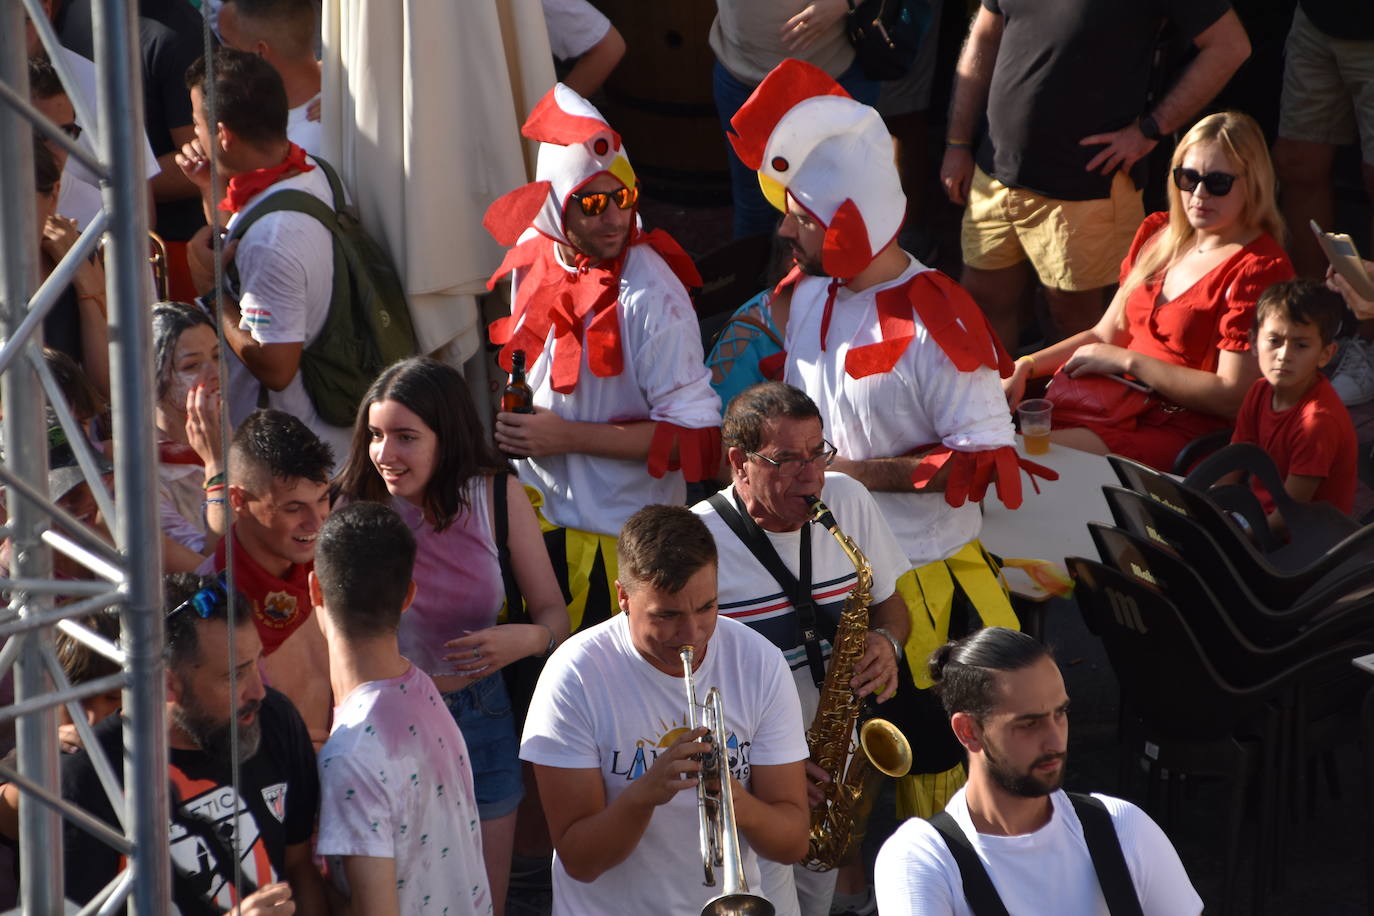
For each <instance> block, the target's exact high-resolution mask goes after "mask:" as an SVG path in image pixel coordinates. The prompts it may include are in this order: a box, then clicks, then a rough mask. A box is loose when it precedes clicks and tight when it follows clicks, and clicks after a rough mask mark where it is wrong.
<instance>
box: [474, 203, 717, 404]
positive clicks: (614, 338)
mask: <svg viewBox="0 0 1374 916" xmlns="http://www.w3.org/2000/svg"><path fill="white" fill-rule="evenodd" d="M635 245H648V246H649V247H650V248H652V249H653V250H654V251H655V252H657V253H658V255H659V256H660V257H662V258H663V260H664V261H666V262H667V264H668V266H669V268H671V269H672V271H673V273H674V274H676V275H677V277H678V279H679V280H681V281H682V284H683V285H684V286H687V287H698V286H701V275H700V274H698V273H697V269H696V266H695V265H694V264H693V263H692V259H691V256H689V255H688V254H687V252H685V251H683V250H682V246H680V245H678V243H677V242H676V241H674V240H673V238H672V236H670V235H668V233H666V232H664V231H663V230H661V229H655V230H654V231H652V232H641V231H639V230H638V229H632V230H631V234H630V240H629V242H627V243H626V245H625V248H624V250H623V251H621V253H620V256H619V257H617V258H615V259H613V260H610V261H600V262H597V263H595V264H593V263H591V262H590V261H588V260H587V258H586V257H584V256H581V255H579V256H578V257H577V259H576V261H575V263H574V264H573V265H572V266H573V267H574V270H571V271H570V270H567V269H566V268H565V267H564V266H563V265H562V264H560V263H559V262H558V258H557V243H556V242H554V241H553V240H551V239H548V238H545V237H543V236H536V237H535V238H532V239H529V240H527V241H525V242H522V243H520V244H519V245H516V246H515V247H514V248H512V249H511V250H510V251H509V252H507V254H506V258H505V260H504V261H502V262H501V266H500V267H498V268H497V269H496V273H494V274H493V275H492V277H491V279H490V280H488V281H487V288H488V289H491V288H493V287H495V285H496V282H497V281H498V280H499V279H500V278H501V277H503V276H505V275H506V274H507V273H510V272H511V271H514V270H518V269H524V270H525V273H524V274H523V275H522V276H521V278H520V283H519V287H518V289H517V290H516V296H515V303H514V305H513V306H512V308H511V315H510V317H509V318H498V319H497V320H496V321H493V322H492V323H491V325H490V327H489V333H490V335H491V341H492V343H494V344H497V345H499V346H501V353H500V356H499V361H500V363H501V366H502V367H503V368H504V369H505V370H506V371H507V372H509V371H510V359H511V354H512V353H514V352H515V351H516V350H524V351H525V360H526V365H530V364H532V363H533V362H534V361H535V360H536V359H537V358H538V357H539V354H541V353H542V352H544V344H545V341H547V340H548V336H549V331H550V330H551V329H552V330H553V334H554V339H555V340H556V341H557V342H558V346H557V347H555V348H554V356H553V365H552V366H551V367H550V373H549V380H550V386H551V387H552V388H553V390H554V391H557V392H559V393H560V394H571V393H572V392H573V390H574V389H576V387H577V379H578V375H579V374H580V372H581V368H582V351H583V349H585V350H586V351H587V365H588V367H589V368H590V369H591V372H592V375H594V376H597V377H598V378H610V377H612V376H616V375H619V374H620V373H621V371H623V369H624V368H625V354H624V352H623V348H622V346H621V340H620V313H619V310H618V309H617V308H616V307H615V306H616V303H617V302H618V301H619V300H620V273H621V270H622V269H623V268H624V266H625V258H626V256H627V255H628V253H629V250H630V248H632V247H633V246H635Z"/></svg>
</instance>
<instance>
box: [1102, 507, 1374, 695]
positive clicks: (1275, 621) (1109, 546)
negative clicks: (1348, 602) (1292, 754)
mask: <svg viewBox="0 0 1374 916" xmlns="http://www.w3.org/2000/svg"><path fill="white" fill-rule="evenodd" d="M1088 532H1089V534H1091V535H1092V539H1093V543H1094V544H1095V545H1096V546H1097V550H1098V553H1099V554H1100V555H1101V557H1102V562H1103V563H1106V564H1107V565H1108V566H1111V567H1113V568H1114V569H1116V570H1118V571H1119V572H1122V573H1125V574H1126V575H1128V576H1130V577H1132V578H1133V579H1136V580H1137V581H1139V582H1142V583H1144V584H1146V585H1150V586H1153V587H1154V588H1156V589H1158V590H1159V591H1161V592H1162V593H1164V595H1165V596H1167V597H1168V598H1169V600H1170V601H1172V602H1173V603H1174V605H1175V606H1176V607H1179V608H1181V609H1183V610H1184V612H1185V616H1186V619H1187V622H1188V626H1189V628H1190V629H1191V630H1192V631H1193V634H1194V635H1195V636H1196V637H1197V640H1198V643H1199V645H1201V646H1202V649H1203V651H1204V652H1205V653H1206V655H1207V657H1208V658H1209V659H1211V660H1212V663H1213V664H1214V665H1216V667H1217V670H1218V671H1220V672H1221V674H1222V676H1223V677H1225V678H1226V679H1227V680H1228V681H1229V682H1230V683H1232V684H1235V685H1237V686H1247V685H1249V684H1253V683H1257V682H1259V681H1263V680H1267V679H1268V678H1270V677H1272V676H1273V675H1274V674H1276V673H1277V672H1279V671H1281V670H1283V669H1285V668H1290V667H1292V666H1293V665H1296V664H1298V663H1299V662H1301V661H1302V660H1303V659H1305V658H1308V657H1310V656H1312V655H1315V654H1317V653H1319V652H1320V651H1321V650H1322V649H1324V648H1326V647H1327V646H1331V645H1336V644H1338V643H1340V642H1341V641H1343V640H1350V639H1360V638H1365V637H1368V638H1370V639H1374V614H1371V613H1369V611H1370V609H1371V607H1374V601H1365V602H1363V603H1362V604H1356V605H1352V606H1351V607H1350V608H1348V609H1347V611H1346V612H1345V613H1342V614H1338V615H1334V616H1326V617H1323V618H1321V619H1320V620H1313V619H1312V618H1313V615H1312V614H1311V613H1308V614H1306V616H1304V617H1300V618H1298V619H1297V620H1296V621H1295V620H1292V619H1285V618H1284V616H1283V615H1277V614H1274V613H1273V612H1267V611H1264V610H1263V609H1261V608H1259V607H1258V606H1257V605H1256V604H1255V603H1254V602H1253V600H1247V601H1243V602H1242V601H1239V600H1238V601H1234V602H1229V603H1223V602H1221V601H1218V600H1217V596H1216V593H1215V592H1214V591H1213V589H1212V587H1211V585H1209V584H1208V581H1204V579H1203V578H1202V576H1201V575H1199V573H1198V572H1197V570H1196V569H1194V567H1193V566H1191V565H1190V564H1189V563H1188V562H1187V561H1185V560H1184V559H1183V558H1182V557H1180V556H1179V555H1177V554H1175V553H1173V552H1172V551H1169V550H1166V549H1164V548H1162V547H1160V546H1158V545H1157V544H1154V543H1152V542H1150V541H1149V540H1147V539H1145V538H1142V537H1139V536H1137V535H1135V534H1132V533H1130V532H1128V531H1123V530H1122V529H1120V528H1113V527H1111V526H1110V525H1100V524H1098V523H1096V522H1090V523H1089V524H1088ZM1224 579H1225V577H1224V576H1220V575H1214V576H1212V577H1210V580H1211V581H1213V582H1215V581H1218V580H1224ZM1337 672H1338V673H1339V674H1340V675H1342V676H1349V675H1350V674H1351V673H1352V672H1351V671H1350V668H1349V666H1348V665H1345V664H1342V665H1341V666H1339V668H1338V669H1337Z"/></svg>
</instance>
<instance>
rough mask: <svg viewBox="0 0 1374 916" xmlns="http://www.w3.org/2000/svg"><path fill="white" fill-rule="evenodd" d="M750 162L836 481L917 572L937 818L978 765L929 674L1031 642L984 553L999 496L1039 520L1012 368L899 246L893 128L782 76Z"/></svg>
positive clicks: (819, 82) (809, 83)
mask: <svg viewBox="0 0 1374 916" xmlns="http://www.w3.org/2000/svg"><path fill="white" fill-rule="evenodd" d="M731 123H732V124H733V125H734V127H735V130H736V131H737V132H738V133H737V135H736V136H734V137H733V138H732V140H733V142H734V144H735V147H736V149H737V150H738V151H739V152H740V157H741V159H743V160H744V161H745V162H747V163H749V164H750V165H751V166H753V167H754V168H756V169H757V170H758V173H759V183H760V185H761V187H763V189H764V191H765V193H766V195H767V196H768V198H769V200H770V201H771V202H772V203H773V205H774V206H775V207H777V208H778V209H779V210H780V211H782V212H783V213H784V216H783V220H782V223H781V225H780V226H779V228H778V237H779V238H780V239H781V240H782V241H783V242H784V243H786V244H788V245H789V246H790V247H791V250H792V254H793V257H794V259H795V261H796V267H794V268H793V270H792V272H791V273H790V274H789V275H788V276H787V278H785V279H784V280H783V282H782V284H780V289H790V290H791V294H792V296H791V304H790V315H789V317H788V320H787V331H786V341H785V344H786V346H785V349H786V351H787V359H786V364H785V369H784V378H783V381H785V382H787V383H788V384H790V385H794V386H795V387H797V388H800V389H801V390H802V391H804V392H806V393H807V395H809V396H810V397H811V400H812V401H814V402H815V403H816V405H817V406H818V407H819V408H820V410H821V414H822V421H823V426H824V434H825V435H826V437H827V438H828V440H829V441H830V442H831V443H832V444H833V445H834V446H835V448H836V449H837V450H838V456H837V457H836V458H835V461H834V462H833V464H832V465H831V470H833V471H838V472H840V473H842V474H845V475H847V476H849V477H852V478H853V479H855V480H857V481H859V483H861V484H863V485H864V486H866V487H868V489H869V491H870V492H871V493H872V494H873V498H874V501H875V502H876V503H877V504H878V508H879V509H880V510H881V512H882V515H883V517H884V518H886V519H887V521H888V523H889V524H890V525H891V526H892V533H893V534H894V535H896V537H897V541H898V543H900V544H901V545H902V548H903V549H904V550H905V551H906V554H907V559H908V561H909V571H908V572H906V573H904V574H903V576H902V577H901V578H900V579H899V580H898V583H897V590H898V591H899V592H900V593H901V595H902V597H903V599H904V600H905V602H906V604H907V608H908V613H909V617H910V622H911V628H910V635H909V637H908V639H907V641H906V646H905V649H906V656H907V661H908V663H909V664H910V667H911V671H912V674H913V675H914V681H915V684H914V686H915V687H916V688H918V689H917V690H913V691H911V696H910V697H909V698H903V700H901V702H902V703H903V704H904V705H905V704H906V703H907V702H908V701H909V702H910V704H911V709H912V712H913V715H919V716H921V717H922V718H924V719H925V720H926V721H927V722H928V723H930V726H931V727H930V728H928V729H926V730H924V731H925V732H926V733H924V734H921V735H912V736H910V737H911V738H912V743H913V744H915V745H916V746H917V747H918V748H919V750H918V752H917V759H916V761H915V765H914V766H913V771H912V775H911V776H909V777H905V778H903V780H902V781H901V782H899V783H898V788H897V802H898V812H899V814H901V815H904V816H910V815H913V814H914V815H918V816H929V815H930V814H933V813H934V812H935V811H938V810H939V809H940V807H941V806H942V805H943V804H944V802H945V800H946V799H947V798H948V797H949V795H950V794H951V793H952V792H953V791H954V790H955V789H957V788H958V787H959V786H960V785H961V784H962V782H963V769H962V764H961V757H962V754H961V752H960V750H959V746H958V744H957V743H955V742H954V741H953V740H952V737H951V736H950V735H949V730H948V729H946V728H945V727H944V717H943V715H942V714H941V712H940V709H939V704H938V702H936V701H935V699H934V697H933V696H931V695H930V694H929V691H928V688H929V687H930V686H931V684H930V681H929V679H928V678H927V677H926V673H925V664H924V662H925V659H926V658H927V657H928V656H929V655H930V653H931V652H932V651H934V650H935V649H936V648H937V647H939V646H940V645H942V644H943V643H944V642H946V641H947V640H948V639H950V638H958V637H960V636H963V635H964V634H966V633H968V632H970V631H971V630H974V629H977V628H978V627H980V626H1006V627H1016V626H1017V618H1016V615H1015V613H1014V612H1013V611H1012V608H1011V603H1010V601H1009V600H1008V598H1007V595H1006V591H1005V587H1004V585H1003V583H1002V581H1001V579H1000V577H999V572H998V568H997V565H996V563H995V562H994V561H993V560H992V559H991V558H990V556H989V555H988V553H987V551H985V550H984V549H983V547H982V544H981V543H980V542H979V540H978V535H979V532H980V530H981V528H982V514H981V511H980V506H979V505H978V502H979V501H980V500H981V499H982V498H983V496H984V495H985V494H986V493H987V492H988V487H989V485H990V484H991V483H992V482H994V481H995V482H996V492H997V495H998V497H999V498H1000V499H1001V500H1002V502H1003V503H1005V504H1006V505H1007V507H1008V508H1012V509H1015V508H1017V507H1018V506H1020V504H1021V478H1020V468H1021V467H1023V466H1024V467H1025V468H1026V469H1027V470H1029V471H1033V472H1035V473H1037V474H1040V475H1042V476H1049V477H1053V476H1054V472H1053V471H1050V470H1049V469H1047V468H1040V467H1039V466H1036V465H1033V464H1030V463H1029V462H1025V461H1024V460H1022V459H1020V458H1019V456H1018V455H1017V452H1016V450H1015V448H1014V447H1013V443H1014V441H1015V439H1014V434H1013V431H1012V424H1011V415H1010V413H1009V412H1008V410H1007V403H1006V397H1005V396H1004V395H1002V394H1001V388H1002V386H1001V383H1000V381H999V373H1010V372H1011V369H1012V366H1011V360H1010V359H1009V358H1008V357H1007V354H1006V352H1005V351H1004V350H1003V349H1002V347H1001V346H1000V345H999V344H998V343H997V339H996V337H995V335H993V334H992V332H991V330H990V328H989V327H988V324H987V320H986V319H985V318H984V317H983V314H982V312H980V311H979V310H978V306H977V305H976V304H975V303H974V302H973V300H972V299H971V298H969V295H968V294H967V293H966V292H964V291H963V289H961V288H960V287H959V285H958V284H957V283H955V282H954V281H953V280H951V279H950V278H949V277H946V276H945V275H944V274H942V273H940V272H939V271H937V270H932V269H930V268H928V267H927V266H926V265H924V264H922V263H921V262H920V261H918V260H916V259H915V258H913V257H912V256H911V255H910V254H908V253H907V252H905V251H903V250H902V248H901V247H900V246H899V245H898V243H897V233H898V230H899V228H900V227H901V224H902V219H903V212H904V210H905V205H906V198H905V197H904V196H903V194H902V186H901V179H900V177H899V176H898V174H897V167H896V165H895V164H894V162H893V159H892V141H891V138H890V136H889V134H888V133H887V128H886V126H885V125H884V124H883V120H882V118H881V117H880V116H879V115H878V113H877V112H876V111H874V110H873V109H872V108H870V107H868V106H867V105H862V104H860V103H859V102H857V101H855V100H854V99H852V98H850V97H849V95H848V94H847V93H846V92H845V91H844V90H843V89H842V88H840V86H839V84H837V83H836V82H835V81H834V80H832V79H831V78H830V77H828V76H826V75H825V73H824V72H822V71H821V70H818V69H817V68H815V67H812V66H810V65H809V64H804V63H802V62H800V61H796V60H788V61H784V62H783V63H782V64H780V65H778V67H777V68H776V69H775V70H774V71H773V72H772V73H770V74H769V75H768V77H767V78H765V79H764V81H763V82H762V83H761V84H760V85H759V88H758V89H757V90H756V91H755V92H754V94H753V96H751V97H750V99H749V101H748V102H746V103H745V104H744V106H743V107H741V108H740V110H739V111H738V112H737V113H736V114H735V116H734V118H733V120H732V122H731Z"/></svg>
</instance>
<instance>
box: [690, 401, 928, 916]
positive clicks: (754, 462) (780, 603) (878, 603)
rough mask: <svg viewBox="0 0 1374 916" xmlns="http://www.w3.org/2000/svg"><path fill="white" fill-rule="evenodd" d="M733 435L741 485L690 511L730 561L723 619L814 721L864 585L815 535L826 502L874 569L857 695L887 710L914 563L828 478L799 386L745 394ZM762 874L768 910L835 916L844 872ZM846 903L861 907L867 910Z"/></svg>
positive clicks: (813, 785) (733, 466) (857, 889)
mask: <svg viewBox="0 0 1374 916" xmlns="http://www.w3.org/2000/svg"><path fill="white" fill-rule="evenodd" d="M723 435H724V440H725V446H726V449H727V454H726V457H727V459H728V460H729V462H730V472H731V480H732V482H731V485H730V486H729V487H728V488H726V489H725V490H724V491H723V492H722V493H720V494H719V495H718V496H717V497H713V498H712V499H708V500H703V501H702V502H699V503H697V504H696V505H695V506H693V507H692V511H693V512H695V513H696V514H698V515H699V516H701V519H702V521H704V522H705V523H706V527H707V528H709V529H710V531H711V534H712V535H713V536H714V537H715V539H716V544H717V548H718V550H719V552H720V572H719V576H718V579H719V586H718V588H719V596H718V597H719V601H720V609H721V614H723V615H725V616H727V617H730V618H733V619H735V620H738V621H740V622H741V623H744V624H747V625H748V626H749V627H750V628H751V629H753V630H755V631H757V632H758V633H759V634H761V635H762V636H764V637H766V638H767V639H768V641H769V642H770V643H772V644H773V646H774V648H775V651H777V652H778V653H780V654H781V655H782V657H784V658H785V659H786V660H787V664H788V667H789V668H790V669H791V671H792V681H793V685H794V687H795V689H796V692H797V696H798V697H799V699H800V701H801V707H802V720H803V721H804V722H810V721H812V720H813V718H814V717H815V714H816V708H817V703H818V700H819V697H820V687H821V684H822V682H823V680H824V678H825V675H826V671H827V670H828V667H829V666H830V663H831V661H832V659H831V644H832V642H833V640H834V639H835V629H836V625H837V623H838V622H839V620H840V615H841V611H842V609H843V607H844V605H845V604H846V601H847V598H848V596H849V594H850V592H851V590H852V589H853V588H854V587H855V585H856V582H857V572H856V570H855V567H854V564H853V563H852V562H851V561H850V559H849V557H848V556H847V555H846V554H845V552H844V551H843V550H842V549H841V547H840V546H839V544H838V543H837V542H836V540H835V539H834V538H832V537H831V536H830V535H828V534H827V533H826V532H825V531H823V530H821V529H820V528H819V526H813V525H811V524H810V518H811V507H810V505H809V504H808V497H812V498H819V497H820V496H821V495H822V492H824V498H825V503H826V505H827V506H828V507H829V508H830V510H831V512H832V513H833V514H834V515H835V517H836V519H837V520H838V522H839V525H840V526H841V527H842V528H843V530H844V531H845V533H846V534H848V535H849V536H850V537H851V538H853V539H854V541H855V542H856V543H857V544H858V545H859V547H860V548H861V549H862V550H863V552H864V554H865V555H866V557H867V558H868V561H869V564H870V566H871V567H872V577H873V584H872V586H871V600H872V603H871V604H870V606H869V609H868V610H869V613H868V627H869V629H868V633H867V637H866V644H865V647H864V653H863V656H862V658H861V659H860V660H859V663H858V665H857V666H856V667H855V672H854V675H853V678H852V679H851V681H850V686H851V687H852V688H853V689H854V691H855V692H856V693H857V694H858V695H860V696H872V697H873V698H874V699H875V700H876V701H877V702H879V703H886V701H888V700H889V699H892V697H893V696H894V694H895V693H896V690H897V677H898V663H899V660H900V657H901V646H902V644H903V643H904V642H905V641H906V637H907V630H908V622H907V611H906V605H905V603H904V602H903V600H902V597H901V595H900V594H899V593H898V592H897V589H896V583H897V578H898V577H899V576H901V575H902V574H903V573H904V572H906V570H907V569H908V567H909V566H910V564H909V563H908V562H907V559H906V554H905V553H904V552H903V550H902V548H901V545H900V544H898V543H897V539H896V538H895V537H894V536H893V534H892V531H891V529H890V528H889V527H888V525H887V522H886V521H884V519H883V516H882V513H881V512H880V511H879V510H878V506H877V504H876V503H875V502H874V500H873V497H872V496H870V495H869V493H868V491H867V490H866V489H865V488H864V487H863V485H862V484H860V483H858V482H857V481H855V480H853V479H851V478H849V477H846V476H844V475H843V474H836V473H827V470H826V469H827V467H828V466H829V465H830V462H831V460H832V459H833V458H834V456H835V449H834V447H833V446H831V445H830V443H829V442H827V441H826V439H825V438H824V437H823V436H822V430H821V415H820V410H819V409H818V408H817V407H816V404H815V402H814V401H812V400H811V398H809V397H807V395H806V394H805V393H804V392H802V391H801V390H799V389H797V388H793V387H792V386H791V385H786V384H783V383H782V382H763V383H760V384H758V385H754V386H753V387H751V388H747V389H745V390H744V391H743V392H741V393H740V394H739V395H737V396H736V397H735V398H734V399H733V400H732V401H731V402H730V404H729V406H728V407H727V409H726V411H725V424H724V432H723ZM768 549H772V551H773V553H774V556H775V557H776V559H777V561H780V562H781V563H782V564H783V566H784V567H785V569H786V573H787V576H784V578H785V579H789V581H786V582H781V581H779V580H778V579H777V578H776V577H775V575H774V573H773V572H772V571H770V569H769V567H768V565H767V563H768V562H772V560H771V559H768V560H765V559H764V558H762V557H761V556H760V553H759V552H760V551H767V550H768ZM804 596H805V597H809V598H810V605H809V606H806V607H801V608H799V607H798V604H799V603H803V601H804ZM812 621H814V622H812ZM884 712H886V710H884ZM806 767H807V775H808V781H807V783H808V792H809V797H808V803H809V804H810V805H812V806H817V805H820V804H822V803H823V795H822V791H821V785H822V784H823V783H825V782H829V781H831V779H832V777H833V774H830V773H827V772H826V771H825V770H823V769H821V768H820V767H818V766H817V765H816V764H815V763H813V762H812V761H809V760H808V761H807V763H806ZM760 867H761V868H762V870H763V878H764V884H763V894H764V896H766V897H768V898H769V899H770V900H774V901H775V902H776V900H777V899H779V898H786V897H787V896H788V895H789V894H795V895H796V896H797V898H798V905H799V908H800V911H801V912H802V913H803V914H805V916H826V914H828V913H829V912H830V909H831V903H832V895H833V894H834V892H835V889H836V876H837V874H838V873H839V872H841V871H843V870H842V869H840V870H831V871H824V872H814V871H809V870H807V869H805V868H801V867H796V868H793V867H790V866H784V865H780V864H777V863H769V862H763V863H760ZM846 877H848V876H847V875H846ZM856 877H857V879H858V880H857V881H856V882H854V883H852V884H850V886H848V887H845V886H843V885H842V886H841V888H840V890H841V891H842V892H848V893H847V896H852V897H860V896H866V894H865V893H864V887H863V884H862V876H861V874H860V875H857V876H856ZM794 885H795V888H794ZM838 902H839V903H845V904H850V905H851V906H852V905H853V904H854V903H858V904H859V905H858V906H857V907H854V908H855V909H861V907H862V903H861V902H860V901H850V900H848V899H841V900H839V901H838Z"/></svg>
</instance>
